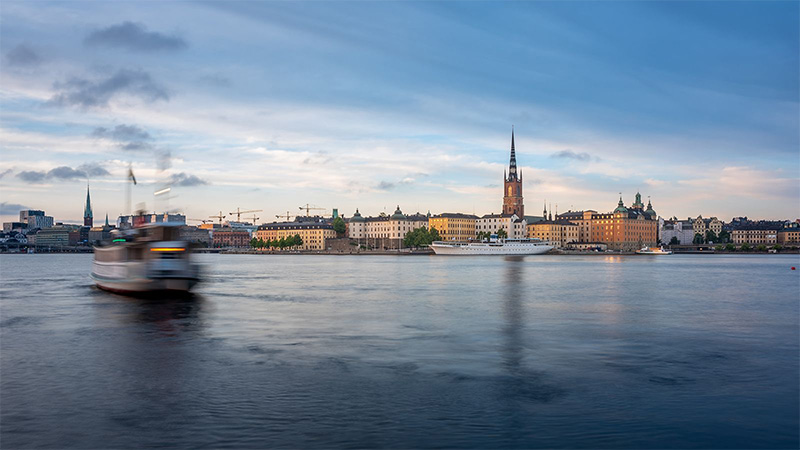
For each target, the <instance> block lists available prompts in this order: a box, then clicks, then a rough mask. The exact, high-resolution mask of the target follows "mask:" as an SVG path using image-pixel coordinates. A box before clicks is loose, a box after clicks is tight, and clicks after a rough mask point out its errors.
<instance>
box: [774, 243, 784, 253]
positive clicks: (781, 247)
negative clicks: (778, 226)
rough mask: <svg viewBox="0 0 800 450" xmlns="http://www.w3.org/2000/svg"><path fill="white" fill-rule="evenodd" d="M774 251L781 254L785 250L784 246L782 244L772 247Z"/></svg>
mask: <svg viewBox="0 0 800 450" xmlns="http://www.w3.org/2000/svg"><path fill="white" fill-rule="evenodd" d="M772 249H773V250H775V251H776V252H779V251H781V250H783V246H782V245H781V244H775V245H773V246H772Z"/></svg>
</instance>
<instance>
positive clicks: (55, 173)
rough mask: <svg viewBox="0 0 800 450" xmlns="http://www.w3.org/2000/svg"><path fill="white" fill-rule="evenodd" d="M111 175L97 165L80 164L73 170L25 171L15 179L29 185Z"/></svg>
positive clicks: (67, 167)
mask: <svg viewBox="0 0 800 450" xmlns="http://www.w3.org/2000/svg"><path fill="white" fill-rule="evenodd" d="M109 175H111V173H110V172H109V171H108V170H106V169H105V168H104V167H103V166H101V165H100V164H98V163H86V164H81V165H80V166H78V167H77V168H75V169H73V168H72V167H69V166H59V167H55V168H53V169H50V170H48V171H47V172H45V171H44V170H27V171H22V172H20V173H18V174H17V178H19V179H21V180H23V181H27V182H29V183H41V182H43V181H45V180H49V179H56V180H62V181H70V180H75V179H83V178H99V177H106V176H109Z"/></svg>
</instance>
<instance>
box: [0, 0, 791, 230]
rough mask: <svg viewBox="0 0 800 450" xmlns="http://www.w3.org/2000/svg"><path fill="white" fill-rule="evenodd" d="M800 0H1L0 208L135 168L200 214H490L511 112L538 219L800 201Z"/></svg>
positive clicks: (50, 205) (105, 190) (98, 191)
mask: <svg viewBox="0 0 800 450" xmlns="http://www.w3.org/2000/svg"><path fill="white" fill-rule="evenodd" d="M799 5H800V3H798V2H794V1H785V2H784V1H772V2H746V1H734V2H716V1H702V2H691V1H680V2H653V1H638V2H634V1H621V2H613V1H600V2H578V1H572V2H477V1H470V2H453V1H447V2H445V1H439V2H415V1H409V2H378V1H350V2H334V1H317V2H284V1H278V2H260V1H228V2H213V1H212V2H191V1H165V2H154V1H139V2H126V1H114V2H112V1H75V2H72V1H57V2H42V1H25V2H19V1H13V0H4V1H3V3H2V7H1V8H0V153H1V154H2V155H1V156H2V158H0V218H2V220H3V221H9V220H13V219H14V218H15V217H17V216H18V211H19V209H22V208H34V209H44V210H45V211H46V213H47V214H48V215H53V216H54V217H55V218H56V220H57V221H64V222H72V223H82V215H83V206H84V200H85V197H86V186H87V182H88V183H89V184H90V186H91V194H92V206H93V209H94V216H95V220H96V222H97V223H100V221H101V220H102V219H103V218H104V216H105V214H108V215H109V216H110V217H112V220H113V218H114V217H116V216H117V215H119V214H123V213H126V212H127V211H126V208H127V207H126V205H127V201H126V199H127V197H126V174H127V171H128V167H129V165H130V166H131V167H132V169H133V172H134V173H135V176H136V178H137V181H138V184H137V185H136V186H133V187H132V190H131V192H132V202H133V204H134V205H139V204H143V205H144V207H145V209H147V210H149V211H154V210H155V211H165V210H169V211H177V212H182V213H184V214H186V216H187V217H188V218H190V219H206V218H208V216H210V215H214V214H218V213H219V212H220V211H221V212H222V213H223V214H228V213H230V212H231V211H234V210H235V209H236V208H241V209H242V210H251V209H261V210H263V212H259V213H257V216H258V217H259V220H258V222H259V223H261V222H269V221H274V220H277V219H276V218H275V216H276V215H278V214H286V213H287V212H288V213H289V214H298V213H299V212H300V211H299V207H300V206H301V205H305V204H311V205H312V206H315V207H318V208H324V210H323V209H320V210H315V211H314V212H325V213H327V214H330V212H331V210H332V209H333V208H338V210H339V212H340V213H342V214H344V215H345V216H350V215H352V214H353V212H354V211H355V210H356V208H358V209H359V210H360V212H361V213H362V214H363V215H377V214H379V213H380V212H383V211H385V212H388V213H391V212H393V211H394V209H395V208H396V207H397V206H398V205H399V206H400V208H401V209H402V210H403V212H405V213H413V212H416V211H420V212H423V213H426V212H428V211H430V212H431V213H433V214H437V213H441V212H464V213H475V214H479V215H481V214H488V213H497V212H500V210H501V205H502V195H503V192H502V183H503V170H504V169H505V168H506V167H507V166H508V158H509V150H510V140H511V128H512V126H513V127H514V130H515V136H516V153H517V162H518V166H519V167H520V168H521V171H522V174H523V190H524V198H525V207H526V214H529V215H534V214H540V213H541V211H542V209H543V205H544V204H545V202H546V203H547V204H551V205H552V209H555V208H556V207H557V210H558V211H559V212H563V211H566V210H569V209H572V210H582V209H593V210H596V211H600V212H607V211H610V210H612V209H613V208H614V207H616V204H617V201H618V199H619V195H620V193H622V197H623V200H624V201H625V203H626V204H627V205H630V203H632V202H633V197H634V194H635V193H636V192H637V191H638V192H641V194H642V196H643V198H644V199H645V202H646V200H647V198H650V199H651V201H652V204H653V207H654V209H655V210H656V211H657V213H658V214H659V215H660V216H662V217H672V216H677V217H679V218H686V217H690V216H691V217H696V216H698V215H702V216H704V217H710V216H716V217H719V218H720V219H722V220H730V219H731V218H732V217H735V216H748V217H750V218H765V219H795V218H797V217H800V98H799V94H800V87H799V83H800V81H799V80H800V56H798V55H800V48H798V47H799V46H800V44H799V42H800V31H799V30H800V27H799V26H798V22H799V21H800V19H798V18H799V17H800V7H799ZM165 186H170V187H171V191H170V193H169V194H167V195H161V196H157V197H156V196H154V192H156V191H158V190H161V189H162V188H163V187H165ZM248 217H250V218H251V219H252V214H250V215H248ZM192 223H198V222H196V221H193V222H192Z"/></svg>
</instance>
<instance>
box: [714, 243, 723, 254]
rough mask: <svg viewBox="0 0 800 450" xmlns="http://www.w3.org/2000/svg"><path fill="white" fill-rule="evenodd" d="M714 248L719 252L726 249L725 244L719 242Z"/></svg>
mask: <svg viewBox="0 0 800 450" xmlns="http://www.w3.org/2000/svg"><path fill="white" fill-rule="evenodd" d="M714 250H716V251H718V252H721V251H723V250H725V246H724V245H722V244H719V245H717V246H716V247H714Z"/></svg>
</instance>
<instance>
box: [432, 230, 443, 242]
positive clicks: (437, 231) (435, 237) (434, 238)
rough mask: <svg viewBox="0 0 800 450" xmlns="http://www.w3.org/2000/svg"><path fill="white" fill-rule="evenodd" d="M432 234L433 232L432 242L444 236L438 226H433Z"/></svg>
mask: <svg viewBox="0 0 800 450" xmlns="http://www.w3.org/2000/svg"><path fill="white" fill-rule="evenodd" d="M430 234H431V242H433V241H441V240H442V236H441V235H440V234H439V230H437V229H436V227H431V229H430Z"/></svg>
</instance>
